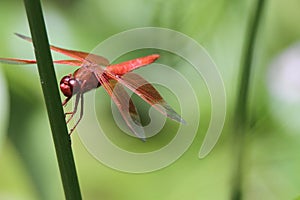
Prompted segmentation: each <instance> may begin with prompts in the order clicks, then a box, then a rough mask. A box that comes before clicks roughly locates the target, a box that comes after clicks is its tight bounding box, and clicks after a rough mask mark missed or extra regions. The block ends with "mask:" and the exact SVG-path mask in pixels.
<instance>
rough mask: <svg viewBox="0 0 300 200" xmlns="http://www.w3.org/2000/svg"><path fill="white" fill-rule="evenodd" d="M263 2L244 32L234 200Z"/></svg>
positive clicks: (237, 196) (239, 192)
mask: <svg viewBox="0 0 300 200" xmlns="http://www.w3.org/2000/svg"><path fill="white" fill-rule="evenodd" d="M264 4H265V0H257V2H256V8H255V12H254V15H253V17H252V18H251V17H250V23H249V26H248V29H247V31H246V37H245V43H244V49H243V54H242V60H241V67H242V69H241V70H242V74H241V81H240V88H239V90H238V96H237V98H238V99H237V106H236V112H235V118H234V119H235V130H236V135H235V136H234V137H235V143H234V144H235V145H236V146H235V152H234V153H235V155H236V157H235V158H236V164H235V167H234V170H233V178H234V179H233V190H232V198H231V199H234V200H239V199H242V180H243V159H244V155H245V154H244V151H245V134H246V132H247V129H248V118H247V117H248V112H247V105H248V95H249V85H250V77H251V67H252V61H253V54H254V50H255V41H256V38H257V33H258V28H259V23H260V19H261V16H262V13H263V7H264Z"/></svg>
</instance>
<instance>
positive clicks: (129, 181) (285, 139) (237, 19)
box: [0, 0, 300, 200]
mask: <svg viewBox="0 0 300 200" xmlns="http://www.w3.org/2000/svg"><path fill="white" fill-rule="evenodd" d="M42 3H43V4H42V5H43V10H44V15H45V21H46V24H47V30H48V37H49V40H50V42H51V43H52V44H54V45H58V46H61V47H65V48H69V49H78V50H79V49H80V50H82V51H87V52H88V51H90V50H91V49H93V48H94V47H95V45H97V44H98V43H99V42H101V41H103V40H104V39H106V38H108V37H109V36H111V35H113V34H116V33H119V32H121V31H125V30H128V29H131V28H137V27H144V26H157V27H166V28H171V29H174V30H176V31H180V32H182V33H184V34H186V35H188V36H190V37H191V38H193V39H195V40H196V41H197V42H199V43H200V44H202V45H203V46H204V47H205V48H206V49H207V51H208V52H209V54H210V55H211V57H212V58H213V60H214V61H215V62H216V64H217V66H218V69H219V71H220V73H221V75H222V78H223V80H224V83H225V87H226V93H227V101H228V102H227V104H228V110H227V118H226V124H225V128H224V131H223V133H222V136H221V138H220V140H219V142H218V143H217V145H216V147H215V148H214V149H213V151H212V152H211V153H210V154H209V156H207V157H206V158H204V159H202V160H200V159H198V151H199V148H200V146H201V144H202V141H203V138H204V133H205V131H206V128H207V126H208V123H209V119H210V105H209V94H208V92H207V91H206V88H205V85H204V84H203V83H201V84H202V85H200V86H199V91H198V92H199V93H198V94H197V95H198V96H199V99H200V101H199V106H200V110H201V114H200V115H201V123H200V125H199V131H198V135H197V137H196V138H195V140H194V142H193V144H192V145H191V147H190V148H189V149H188V151H187V152H186V153H185V154H184V155H183V156H182V157H181V158H180V159H179V160H177V161H176V162H175V163H173V164H172V165H170V166H168V167H166V168H164V169H161V170H159V171H155V172H152V173H147V174H129V173H123V172H118V171H115V170H113V169H110V168H108V167H106V166H104V165H102V164H101V163H99V162H98V161H97V160H96V159H94V158H93V157H92V156H91V155H90V154H89V153H88V152H87V151H86V149H85V148H84V146H83V145H82V144H81V142H80V140H79V138H78V136H77V134H76V132H75V133H74V134H73V135H72V147H73V150H74V157H75V162H76V165H77V171H78V177H79V182H80V185H81V190H82V195H83V198H84V199H105V200H121V199H122V200H123V199H130V200H135V199H145V200H148V199H149V200H150V199H151V200H152V199H163V200H171V199H172V200H174V199H230V193H231V187H232V179H233V177H234V176H238V174H235V172H234V171H233V169H234V167H233V165H234V164H233V163H234V162H235V160H234V159H235V157H234V156H233V149H234V148H233V147H234V146H235V143H234V139H233V138H234V137H235V134H236V131H235V129H234V128H233V126H232V124H233V122H232V119H233V117H232V116H233V111H234V108H235V104H236V98H237V97H236V94H237V89H238V88H239V87H238V86H239V81H240V60H241V53H242V46H243V43H244V39H245V34H246V33H245V30H246V28H247V26H248V21H249V17H252V13H253V5H254V3H255V1H252V0H244V1H238V0H201V1H198V0H190V1H182V0H171V1H162V0H155V1H145V0H127V1H120V0H111V1H102V0H86V1H81V0H63V1H58V0H57V1H51V2H50V1H44V2H42ZM299 8H300V2H299V1H298V0H289V1H281V0H272V1H271V0H270V1H267V3H266V6H265V10H264V15H263V17H262V19H261V26H260V31H259V34H258V40H257V44H256V47H255V56H254V63H253V68H252V76H251V85H250V96H249V105H247V107H248V108H249V125H250V129H249V131H248V132H247V133H245V134H247V136H246V143H245V147H244V148H245V151H244V153H243V159H244V165H243V170H242V172H243V174H242V175H243V176H242V185H241V188H242V191H243V196H244V199H295V198H297V197H299V196H300V189H299V188H300V173H299V169H300V156H299V147H300V139H299V130H300V125H299V124H300V117H299V111H300V94H299V93H300V78H298V77H300V61H299V59H300V51H299V48H300V47H299V45H300V44H299V43H298V45H297V42H299V39H300V26H299V22H300V12H299ZM0 27H1V33H0V34H1V37H0V43H1V46H0V57H15V58H34V54H33V48H32V46H31V44H28V43H26V42H24V41H22V40H20V39H18V38H17V37H16V36H14V35H13V33H15V32H18V33H22V34H25V35H30V34H29V28H28V23H27V18H26V14H25V9H24V6H23V2H22V1H20V0H12V1H1V3H0ZM53 55H54V57H56V58H57V57H59V56H58V55H57V54H53ZM298 58H299V59H298ZM0 65H1V68H0V94H1V98H0V111H1V112H0V199H63V198H64V196H63V190H62V184H61V182H60V175H59V172H58V166H57V162H56V158H55V153H54V146H53V142H52V138H51V133H50V128H49V125H48V124H49V123H48V118H47V115H46V110H45V106H44V101H43V97H42V91H41V88H40V84H39V77H38V74H37V68H36V67H35V66H26V67H25V66H10V65H4V64H0ZM176 67H178V70H180V69H183V68H184V67H185V66H177V65H176ZM73 70H74V68H72V67H68V66H57V67H56V72H57V78H58V80H60V78H61V77H62V76H63V75H65V74H68V73H71V72H73ZM193 79H194V77H193V75H192V74H191V82H193V81H195V82H197V80H193ZM160 91H162V92H163V91H164V90H160ZM98 93H101V98H102V99H101V108H99V109H104V108H105V107H108V108H109V107H110V101H109V98H108V97H107V95H105V92H104V91H103V89H99V92H98ZM163 95H167V96H168V92H165V94H163ZM105 96H106V97H105ZM167 99H169V98H168V97H167ZM170 99H171V98H170ZM175 104H176V103H175ZM105 105H106V106H105ZM68 108H69V109H70V107H68ZM176 109H177V108H176ZM109 112H110V110H109V109H106V110H104V111H103V112H102V113H101V115H109ZM110 117H111V116H110ZM112 121H113V120H112V119H110V118H108V119H107V121H106V122H105V123H106V124H107V125H108V126H109V124H110V123H111V126H113V125H114V124H113V122H112ZM171 128H172V127H171ZM112 137H115V136H112ZM124 137H125V136H124ZM158 137H159V136H158ZM114 139H115V138H114ZM115 140H118V139H115ZM128 140H129V139H128ZM157 142H159V141H158V140H157ZM128 144H130V145H135V144H138V145H141V144H140V143H139V141H137V142H136V141H134V142H129V143H128ZM157 144H158V146H159V143H157ZM130 148H131V146H130Z"/></svg>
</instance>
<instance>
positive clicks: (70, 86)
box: [0, 34, 185, 140]
mask: <svg viewBox="0 0 300 200" xmlns="http://www.w3.org/2000/svg"><path fill="white" fill-rule="evenodd" d="M16 35H17V36H19V37H20V38H22V39H24V40H27V41H29V42H32V40H31V38H29V37H27V36H24V35H21V34H16ZM50 49H51V50H53V51H56V52H59V53H62V54H64V55H67V56H69V57H71V58H73V59H74V60H55V61H53V62H54V63H56V64H66V65H71V66H79V67H80V68H78V69H77V70H76V71H75V72H74V73H73V74H69V75H67V76H64V77H63V78H62V79H61V81H60V90H61V92H62V93H63V94H64V95H65V96H66V99H65V100H64V101H63V102H62V105H63V106H65V105H66V104H67V103H68V101H69V100H70V99H71V98H72V97H73V96H76V99H75V106H74V109H73V111H72V112H67V113H66V115H70V118H69V119H68V120H67V122H66V123H69V121H70V120H71V119H72V118H73V116H74V115H75V113H76V112H77V108H78V104H79V102H80V105H81V109H80V115H79V119H78V120H77V122H76V123H75V125H74V126H73V128H72V129H71V130H70V133H69V134H71V133H72V132H73V131H74V130H75V128H76V126H77V125H78V124H79V122H80V120H81V119H82V116H83V102H84V98H83V94H84V93H85V92H88V91H90V90H92V89H95V88H98V87H100V86H103V87H104V89H105V90H106V92H107V93H108V94H109V95H110V96H111V98H112V100H113V101H114V102H115V104H116V106H117V108H118V110H119V111H120V113H121V116H122V118H123V119H124V121H125V122H126V124H127V126H128V127H129V129H130V130H131V131H132V132H133V133H134V134H135V135H136V136H137V137H139V138H141V139H142V140H145V136H144V130H143V128H142V125H141V121H140V117H139V114H138V112H137V109H136V107H135V105H134V103H133V102H132V100H131V98H130V96H129V95H128V93H127V92H126V90H125V89H124V87H123V86H125V87H126V88H128V89H130V90H131V91H133V92H134V93H135V94H137V95H138V96H139V97H141V98H142V99H143V100H144V101H145V102H147V103H148V104H150V105H151V106H153V107H154V108H155V109H156V110H158V111H159V112H161V113H162V114H163V115H165V116H167V117H168V118H170V119H172V120H175V121H177V122H180V123H183V124H184V123H185V121H184V120H183V119H182V118H181V117H180V115H179V114H177V113H176V112H175V111H174V110H173V109H172V108H171V106H170V105H169V104H168V103H167V102H166V101H165V100H164V99H163V98H162V96H161V95H160V94H159V92H158V91H157V90H156V89H155V88H154V87H153V86H152V85H151V84H150V83H149V82H148V81H146V80H145V79H144V78H142V77H141V76H140V75H138V74H136V73H133V72H131V71H132V70H134V69H137V68H139V67H142V66H145V65H148V64H151V63H153V62H154V61H155V60H156V59H158V58H159V55H158V54H153V55H148V56H145V57H141V58H136V59H133V60H129V61H125V62H122V63H118V64H109V61H108V60H107V59H106V58H104V57H102V56H98V55H95V54H90V53H85V52H81V51H74V50H68V49H63V48H60V47H56V46H53V45H50ZM0 62H5V63H9V64H34V63H36V60H24V59H16V58H0Z"/></svg>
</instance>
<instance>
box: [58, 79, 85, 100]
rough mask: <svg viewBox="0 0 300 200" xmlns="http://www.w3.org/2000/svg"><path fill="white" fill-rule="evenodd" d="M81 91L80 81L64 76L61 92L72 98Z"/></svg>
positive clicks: (61, 82)
mask: <svg viewBox="0 0 300 200" xmlns="http://www.w3.org/2000/svg"><path fill="white" fill-rule="evenodd" d="M79 89H80V85H79V83H78V81H77V80H76V79H74V78H71V76H70V75H68V76H64V77H63V78H62V79H61V81H60V90H61V92H62V93H63V94H64V95H65V96H66V97H72V96H73V95H74V94H76V93H77V92H78V91H79Z"/></svg>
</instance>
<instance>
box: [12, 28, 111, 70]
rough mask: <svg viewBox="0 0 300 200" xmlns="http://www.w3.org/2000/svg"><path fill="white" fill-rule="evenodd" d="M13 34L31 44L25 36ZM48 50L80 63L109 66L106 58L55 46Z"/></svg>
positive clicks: (30, 40)
mask: <svg viewBox="0 0 300 200" xmlns="http://www.w3.org/2000/svg"><path fill="white" fill-rule="evenodd" d="M15 34H16V35H17V36H18V37H20V38H22V39H24V40H26V41H29V42H32V39H31V38H30V37H27V36H25V35H22V34H19V33H15ZM50 49H51V50H53V51H56V52H59V53H62V54H64V55H67V56H69V57H71V58H75V59H77V60H80V61H82V62H84V61H87V62H90V63H96V64H99V65H104V66H107V65H109V61H108V60H107V59H106V58H104V57H102V56H98V55H96V54H90V53H86V52H82V51H74V50H69V49H63V48H60V47H56V46H53V45H50Z"/></svg>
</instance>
